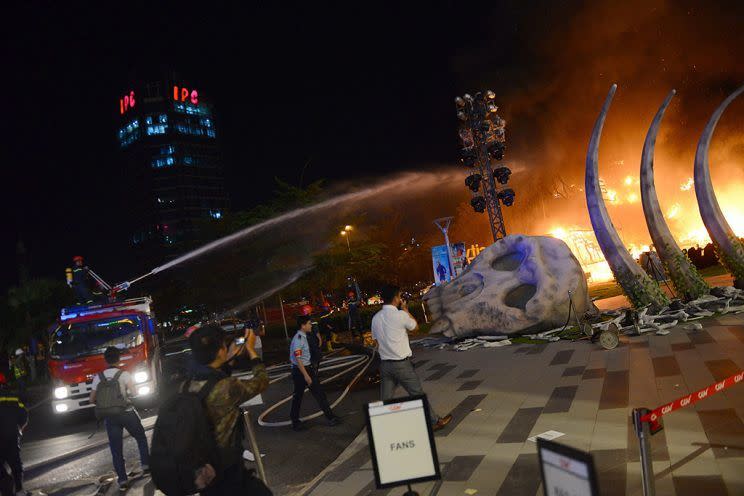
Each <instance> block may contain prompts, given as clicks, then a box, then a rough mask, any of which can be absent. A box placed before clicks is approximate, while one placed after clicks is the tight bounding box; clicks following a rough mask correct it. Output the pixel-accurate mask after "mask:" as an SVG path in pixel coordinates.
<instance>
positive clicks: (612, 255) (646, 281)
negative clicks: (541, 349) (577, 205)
mask: <svg viewBox="0 0 744 496" xmlns="http://www.w3.org/2000/svg"><path fill="white" fill-rule="evenodd" d="M616 89H617V85H616V84H613V85H612V87H610V91H609V92H608V93H607V98H606V99H605V102H604V105H602V110H601V112H600V113H599V117H597V120H596V122H595V123H594V129H593V130H592V136H591V138H590V140H589V149H588V150H587V153H586V176H585V181H584V183H585V184H584V189H585V191H586V206H587V209H588V210H589V218H590V219H591V221H592V227H593V228H594V234H595V235H596V236H597V242H598V243H599V247H600V248H601V249H602V253H603V254H604V256H605V259H606V260H607V263H608V264H609V266H610V269H612V273H613V275H614V276H615V280H616V281H617V282H618V284H620V286H621V287H622V288H623V292H624V293H625V294H626V296H627V297H628V299H629V300H630V302H631V303H632V304H633V306H635V307H643V306H645V305H648V304H651V305H653V306H655V307H661V306H663V305H666V304H668V303H669V299H668V298H667V297H666V295H665V294H664V293H663V292H662V291H661V288H659V285H658V284H657V283H656V281H653V280H652V279H651V278H650V277H648V275H647V274H646V273H645V272H644V271H643V269H641V267H640V266H639V265H638V264H637V263H635V261H634V260H633V259H632V258H631V256H630V253H628V250H627V249H626V248H625V246H624V245H623V243H622V242H621V241H620V236H618V234H617V230H616V229H615V226H614V225H613V224H612V220H611V219H610V216H609V215H608V214H607V208H606V207H605V204H604V200H603V199H602V192H601V190H600V187H599V165H598V162H599V140H600V137H601V136H602V127H603V126H604V121H605V117H607V111H608V110H609V108H610V104H611V103H612V97H613V96H615V90H616Z"/></svg>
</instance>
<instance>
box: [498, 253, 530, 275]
mask: <svg viewBox="0 0 744 496" xmlns="http://www.w3.org/2000/svg"><path fill="white" fill-rule="evenodd" d="M523 261H524V255H523V254H521V253H519V252H516V251H513V252H511V253H507V254H506V255H502V256H500V257H499V258H497V259H495V260H494V261H493V262H491V268H492V269H493V270H502V271H509V272H511V271H513V270H517V269H518V268H519V266H520V265H522V262H523Z"/></svg>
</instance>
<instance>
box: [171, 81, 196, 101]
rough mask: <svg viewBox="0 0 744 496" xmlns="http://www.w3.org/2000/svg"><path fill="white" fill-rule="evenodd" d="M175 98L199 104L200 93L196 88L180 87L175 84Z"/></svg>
mask: <svg viewBox="0 0 744 496" xmlns="http://www.w3.org/2000/svg"><path fill="white" fill-rule="evenodd" d="M173 99H174V100H175V101H177V102H191V103H193V104H194V105H199V93H198V92H197V91H196V90H189V89H188V88H179V87H178V86H175V85H174V86H173Z"/></svg>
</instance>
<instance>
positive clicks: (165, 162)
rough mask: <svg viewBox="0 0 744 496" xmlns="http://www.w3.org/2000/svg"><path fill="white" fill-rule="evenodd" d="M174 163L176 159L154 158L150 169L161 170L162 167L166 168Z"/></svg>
mask: <svg viewBox="0 0 744 496" xmlns="http://www.w3.org/2000/svg"><path fill="white" fill-rule="evenodd" d="M175 163H176V159H174V158H173V157H161V158H154V159H152V167H153V169H162V168H163V167H168V166H171V165H174V164H175ZM158 203H162V202H160V199H159V198H158Z"/></svg>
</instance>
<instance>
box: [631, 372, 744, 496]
mask: <svg viewBox="0 0 744 496" xmlns="http://www.w3.org/2000/svg"><path fill="white" fill-rule="evenodd" d="M742 380H744V370H740V371H739V372H737V373H736V374H734V375H732V376H730V377H727V378H725V379H723V380H722V381H718V382H716V383H715V384H711V385H710V386H708V387H705V388H703V389H701V390H700V391H696V392H694V393H692V394H688V395H687V396H682V397H681V398H677V399H676V400H674V401H672V402H670V403H666V404H664V405H661V406H660V407H658V408H655V409H653V410H649V409H648V408H634V409H633V413H632V417H633V428H634V430H635V432H636V436H637V437H638V442H639V445H640V454H641V477H642V483H643V496H655V494H656V488H655V485H654V472H653V466H652V464H651V442H650V436H652V435H654V434H656V433H657V432H659V431H661V430H662V428H663V427H662V425H661V417H663V416H664V415H668V414H670V413H672V412H673V411H675V410H679V409H681V408H685V407H688V406H691V405H694V404H695V403H697V402H698V401H701V400H703V399H705V398H708V397H710V396H713V395H714V394H716V393H720V392H721V391H723V390H724V389H727V388H730V387H731V386H733V385H735V384H738V383H740V382H742Z"/></svg>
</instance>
